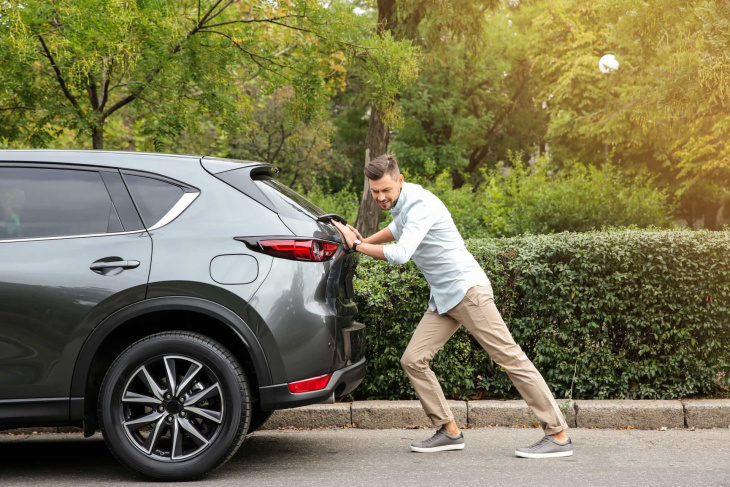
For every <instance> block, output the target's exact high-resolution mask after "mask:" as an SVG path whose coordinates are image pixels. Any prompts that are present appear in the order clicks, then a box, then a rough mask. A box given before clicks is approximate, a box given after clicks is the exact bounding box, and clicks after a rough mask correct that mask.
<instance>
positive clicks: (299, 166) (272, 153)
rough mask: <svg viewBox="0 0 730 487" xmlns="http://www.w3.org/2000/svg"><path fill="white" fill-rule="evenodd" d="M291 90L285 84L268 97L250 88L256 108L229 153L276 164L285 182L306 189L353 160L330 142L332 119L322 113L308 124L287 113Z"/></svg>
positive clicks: (342, 170) (341, 170)
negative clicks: (315, 120)
mask: <svg viewBox="0 0 730 487" xmlns="http://www.w3.org/2000/svg"><path fill="white" fill-rule="evenodd" d="M291 91H292V88H291V87H289V86H286V87H283V88H280V89H279V90H277V91H275V92H274V93H273V94H271V95H269V96H265V95H263V94H262V93H261V92H260V90H258V89H256V88H255V87H251V98H252V99H253V100H255V102H256V109H255V110H254V112H253V114H252V116H251V121H250V123H249V125H248V127H247V128H246V129H245V130H244V131H243V133H242V134H241V135H239V136H238V137H235V138H231V139H230V140H229V141H228V147H227V149H226V156H227V157H231V158H234V159H242V160H255V161H263V162H268V163H269V164H274V165H276V166H277V167H278V168H279V169H281V176H280V178H281V180H282V182H283V183H284V184H286V185H288V186H291V187H295V186H297V187H299V188H301V189H302V190H304V191H305V192H307V191H309V190H311V189H312V188H313V186H315V185H317V184H321V185H327V184H328V183H329V179H330V178H332V179H334V177H335V176H336V175H340V176H342V175H344V174H345V173H347V172H348V171H349V166H350V161H349V159H347V157H346V156H344V155H343V154H341V153H340V152H338V151H337V150H336V149H335V148H333V147H332V145H331V143H330V138H331V135H332V133H333V131H334V127H333V124H332V122H331V121H330V120H328V119H327V118H325V117H324V116H322V117H321V119H319V120H318V121H317V123H315V124H305V123H303V122H298V121H296V120H293V119H292V117H289V116H288V113H287V109H286V108H287V107H286V104H287V100H289V99H290V98H291Z"/></svg>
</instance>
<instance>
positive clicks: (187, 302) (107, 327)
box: [69, 296, 272, 431]
mask: <svg viewBox="0 0 730 487" xmlns="http://www.w3.org/2000/svg"><path fill="white" fill-rule="evenodd" d="M160 316H169V317H170V318H174V317H175V316H179V317H183V318H185V319H184V320H183V321H184V322H182V323H181V322H180V321H179V320H171V321H170V322H169V323H168V322H164V321H163V320H158V321H154V318H155V317H160ZM193 317H196V318H199V319H200V321H199V322H198V321H196V322H195V323H192V322H191V320H190V318H193ZM123 325H127V326H123ZM171 330H186V331H195V332H198V333H201V334H204V335H206V336H208V337H210V338H213V339H215V340H217V341H219V342H220V343H221V344H222V345H224V346H225V347H227V348H229V349H230V350H231V352H232V353H233V354H234V355H235V356H236V358H237V359H238V360H239V362H241V364H242V366H243V367H244V370H246V372H247V375H248V376H249V380H251V381H252V383H253V384H252V392H253V393H254V394H255V395H257V390H258V387H261V386H265V385H271V384H272V378H271V372H270V369H269V365H268V361H267V360H266V354H265V353H264V350H263V348H262V347H261V344H260V343H259V340H258V339H257V338H256V335H255V334H254V332H253V331H252V330H251V328H250V327H249V326H248V325H247V324H246V322H245V321H244V320H243V319H241V317H240V316H238V315H237V314H236V313H234V312H233V311H231V310H230V309H228V308H226V307H225V306H222V305H220V304H218V303H215V302H213V301H209V300H206V299H201V298H195V297H187V296H174V297H161V298H152V299H148V300H145V301H140V302H138V303H135V304H132V305H130V306H127V307H125V308H123V309H121V310H119V311H117V312H115V313H114V314H112V315H110V316H109V317H107V318H106V319H105V320H104V321H102V322H101V323H100V324H99V325H98V326H97V327H96V328H95V329H94V331H92V332H91V334H90V335H89V337H88V338H87V339H86V342H85V343H84V345H83V346H82V348H81V352H80V353H79V357H78V359H77V360H76V365H75V367H74V372H73V376H72V379H71V404H70V411H69V412H70V422H71V423H72V424H79V425H80V424H81V423H82V422H83V421H84V420H90V419H91V420H93V421H91V424H86V425H85V429H87V431H88V430H89V429H91V430H93V429H95V426H96V401H97V395H98V390H99V389H98V387H99V385H100V382H101V380H102V379H103V376H104V374H105V373H106V370H107V369H108V367H109V365H111V362H113V361H114V359H115V358H116V356H117V355H118V353H121V351H122V350H124V349H126V347H128V346H129V345H131V344H132V343H134V342H135V341H136V340H138V339H140V338H142V337H144V336H147V335H151V334H153V333H157V332H160V331H171ZM109 352H111V353H109ZM110 355H113V356H110Z"/></svg>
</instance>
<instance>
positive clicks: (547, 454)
mask: <svg viewBox="0 0 730 487" xmlns="http://www.w3.org/2000/svg"><path fill="white" fill-rule="evenodd" d="M572 454H573V442H572V441H570V438H568V441H566V442H565V443H558V442H557V441H555V438H554V437H553V435H546V436H544V437H543V438H542V439H541V440H540V441H538V442H537V443H535V444H533V445H530V446H525V447H522V448H518V449H517V450H515V455H517V456H518V457H522V458H555V457H569V456H571V455H572Z"/></svg>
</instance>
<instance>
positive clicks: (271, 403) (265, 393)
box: [259, 358, 366, 411]
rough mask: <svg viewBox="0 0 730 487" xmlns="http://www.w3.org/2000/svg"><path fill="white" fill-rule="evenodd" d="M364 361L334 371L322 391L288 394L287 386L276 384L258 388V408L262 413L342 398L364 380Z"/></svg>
mask: <svg viewBox="0 0 730 487" xmlns="http://www.w3.org/2000/svg"><path fill="white" fill-rule="evenodd" d="M365 366H366V361H365V359H364V358H363V359H361V360H359V361H358V362H356V363H354V364H352V365H350V366H348V367H345V368H342V369H339V370H336V371H335V372H333V373H332V378H331V379H330V381H329V384H327V387H325V388H324V389H322V390H319V391H313V392H302V393H298V394H294V393H292V392H289V385H288V384H276V385H273V386H264V387H260V388H259V400H260V402H261V404H260V406H259V407H260V408H261V410H262V411H270V410H272V409H287V408H295V407H299V406H306V405H308V404H316V403H320V402H323V401H326V400H327V399H329V398H331V397H333V396H334V397H335V398H338V397H342V396H344V395H346V394H349V393H351V392H352V391H354V390H355V388H356V387H357V386H359V385H360V383H361V382H362V380H363V379H364V378H365Z"/></svg>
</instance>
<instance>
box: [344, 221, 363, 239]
mask: <svg viewBox="0 0 730 487" xmlns="http://www.w3.org/2000/svg"><path fill="white" fill-rule="evenodd" d="M347 228H348V229H349V230H350V231H351V232H352V233H354V234H355V235H357V238H359V239H360V240H362V241H363V242H364V241H365V239H364V238H362V235H360V232H358V231H357V228H355V227H353V226H352V225H350V224H349V223H348V224H347Z"/></svg>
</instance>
